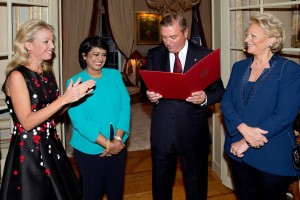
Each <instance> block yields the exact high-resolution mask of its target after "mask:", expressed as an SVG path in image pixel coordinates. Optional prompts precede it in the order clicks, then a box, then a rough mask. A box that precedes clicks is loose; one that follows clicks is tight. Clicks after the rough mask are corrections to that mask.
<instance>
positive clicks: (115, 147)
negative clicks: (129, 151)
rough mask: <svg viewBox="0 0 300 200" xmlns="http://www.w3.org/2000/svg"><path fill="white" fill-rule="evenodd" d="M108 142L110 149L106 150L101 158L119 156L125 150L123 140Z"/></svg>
mask: <svg viewBox="0 0 300 200" xmlns="http://www.w3.org/2000/svg"><path fill="white" fill-rule="evenodd" d="M108 142H109V147H108V148H106V149H104V151H103V152H102V154H101V155H100V157H105V156H112V155H117V154H119V153H120V152H121V151H122V150H123V149H124V148H125V144H124V143H123V142H122V141H121V140H117V139H114V140H113V141H108Z"/></svg>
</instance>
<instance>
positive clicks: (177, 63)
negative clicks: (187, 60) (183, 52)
mask: <svg viewBox="0 0 300 200" xmlns="http://www.w3.org/2000/svg"><path fill="white" fill-rule="evenodd" d="M174 54H175V62H174V69H173V73H182V66H181V62H180V60H179V57H178V52H177V53H174Z"/></svg>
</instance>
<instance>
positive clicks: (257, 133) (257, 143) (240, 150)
mask: <svg viewBox="0 0 300 200" xmlns="http://www.w3.org/2000/svg"><path fill="white" fill-rule="evenodd" d="M238 130H239V132H240V133H241V134H242V135H243V137H244V138H243V139H241V140H240V141H238V142H235V143H232V144H231V148H230V152H231V153H232V154H233V155H235V156H237V157H243V156H244V152H246V151H247V150H248V148H249V147H251V148H255V149H258V148H260V147H262V146H264V144H265V143H267V142H268V139H267V138H266V136H265V134H267V133H268V131H265V130H262V129H260V128H258V127H250V126H248V125H246V124H244V123H243V124H240V125H239V126H238Z"/></svg>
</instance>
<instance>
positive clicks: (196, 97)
mask: <svg viewBox="0 0 300 200" xmlns="http://www.w3.org/2000/svg"><path fill="white" fill-rule="evenodd" d="M206 98H207V97H206V94H205V92H204V91H203V90H201V91H197V92H193V93H192V95H191V96H190V97H188V98H187V99H186V101H187V102H191V103H193V104H200V105H201V104H203V103H204V102H205V101H206Z"/></svg>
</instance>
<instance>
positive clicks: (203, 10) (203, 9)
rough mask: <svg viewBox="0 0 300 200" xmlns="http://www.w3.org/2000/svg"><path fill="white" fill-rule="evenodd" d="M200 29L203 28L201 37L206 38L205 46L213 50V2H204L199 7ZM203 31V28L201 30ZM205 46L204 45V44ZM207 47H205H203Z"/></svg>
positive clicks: (204, 0)
mask: <svg viewBox="0 0 300 200" xmlns="http://www.w3.org/2000/svg"><path fill="white" fill-rule="evenodd" d="M198 14H199V16H197V17H198V18H199V22H200V24H199V27H200V26H202V31H203V32H202V33H201V32H200V36H201V37H202V34H203V35H204V38H205V44H206V46H207V47H208V48H210V49H211V48H212V20H211V0H202V1H201V3H200V5H199V13H198ZM199 31H201V28H199ZM201 39H202V38H201ZM203 44H204V43H203ZM203 46H205V45H203Z"/></svg>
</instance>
